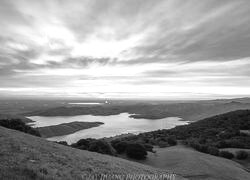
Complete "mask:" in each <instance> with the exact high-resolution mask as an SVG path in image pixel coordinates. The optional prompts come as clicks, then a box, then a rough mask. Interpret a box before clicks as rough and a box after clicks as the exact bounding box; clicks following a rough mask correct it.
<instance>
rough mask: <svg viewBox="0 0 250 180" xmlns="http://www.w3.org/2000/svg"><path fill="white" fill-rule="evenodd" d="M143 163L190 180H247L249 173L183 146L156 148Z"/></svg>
mask: <svg viewBox="0 0 250 180" xmlns="http://www.w3.org/2000/svg"><path fill="white" fill-rule="evenodd" d="M155 150H156V151H157V153H156V154H152V153H150V154H149V155H148V158H147V159H146V160H144V161H139V162H141V163H143V164H147V165H150V166H153V167H156V168H162V169H170V170H172V171H174V172H176V173H178V174H180V175H182V176H183V177H186V178H188V179H190V180H197V179H199V180H203V179H204V180H247V179H249V177H250V173H249V172H247V171H246V170H244V168H243V167H242V166H241V165H240V164H238V163H236V162H234V161H231V160H228V159H224V158H220V157H216V156H212V155H208V154H204V153H200V152H197V151H195V150H193V149H191V148H187V147H184V146H180V145H178V146H173V147H169V148H156V149H155Z"/></svg>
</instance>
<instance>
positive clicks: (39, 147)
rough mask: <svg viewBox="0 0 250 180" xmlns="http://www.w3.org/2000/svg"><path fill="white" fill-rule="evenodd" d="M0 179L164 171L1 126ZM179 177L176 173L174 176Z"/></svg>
mask: <svg viewBox="0 0 250 180" xmlns="http://www.w3.org/2000/svg"><path fill="white" fill-rule="evenodd" d="M0 144H1V147H0V159H1V163H0V179H8V180H34V179H43V180H47V179H60V180H61V179H67V180H70V179H74V180H75V179H84V176H85V175H87V174H95V173H96V174H100V173H104V174H111V173H112V174H155V173H158V174H160V173H167V171H165V170H159V169H155V168H152V167H149V166H145V165H142V164H138V163H134V162H130V161H127V160H123V159H119V158H116V157H112V156H108V155H102V154H98V153H93V152H88V151H83V150H78V149H73V148H70V147H67V146H63V145H60V144H57V143H53V142H49V141H46V140H45V139H42V138H39V137H35V136H31V135H28V134H24V133H22V132H19V131H15V130H10V129H6V128H3V127H0ZM178 179H182V178H181V177H179V176H178V177H177V178H176V180H178Z"/></svg>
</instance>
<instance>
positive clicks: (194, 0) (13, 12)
mask: <svg viewBox="0 0 250 180" xmlns="http://www.w3.org/2000/svg"><path fill="white" fill-rule="evenodd" d="M249 17H250V2H249V1H247V0H237V1H235V0H221V1H218V0H210V1H200V0H187V1H185V2H183V1H182V0H168V1H166V0H159V1H152V0H127V1H122V0H109V1H97V0H83V1H69V0H64V1H62V0H44V1H30V0H19V1H14V0H8V1H7V0H2V1H0V26H1V35H0V75H1V77H0V84H1V88H5V89H6V91H5V93H6V92H7V91H8V89H9V90H10V88H17V89H16V90H18V89H20V88H21V89H20V91H19V92H20V93H25V90H26V88H38V89H39V90H37V94H39V93H40V94H43V93H42V92H43V91H44V92H48V93H50V94H53V93H55V94H56V93H57V94H62V93H63V91H64V90H62V88H61V87H62V86H64V87H70V88H68V90H67V94H68V95H69V94H70V92H72V94H74V95H76V94H77V96H78V95H80V94H85V93H87V94H92V95H93V94H94V95H96V96H98V97H100V96H105V95H100V96H99V95H98V93H106V95H107V96H108V94H110V96H112V97H113V96H114V95H115V94H117V93H118V94H119V92H120V94H121V95H122V96H129V97H132V96H135V94H136V93H139V92H144V93H146V92H145V91H144V90H145V89H149V90H152V93H153V94H155V96H164V95H163V92H166V93H173V92H175V91H176V92H178V93H180V94H181V92H183V96H185V94H187V93H192V94H206V96H209V95H208V94H211V96H213V94H214V93H213V92H218V94H220V95H221V94H223V90H225V89H226V88H229V90H228V91H229V92H230V93H231V94H234V95H237V94H245V92H247V90H250V83H249V82H248V79H249V75H250V73H249V71H248V69H249V66H250V65H249V63H248V62H249V59H250V49H249V47H250V18H249ZM48 89H49V90H48ZM12 90H13V89H12ZM97 90H98V92H97ZM181 90H182V91H181ZM234 90H237V92H236V93H235V92H234ZM3 91H4V90H2V92H3ZM28 92H30V90H27V91H26V93H25V94H28ZM121 92H123V93H121ZM96 93H97V94H96ZM157 93H158V95H157ZM0 94H1V92H0ZM146 94H147V93H146ZM85 95H86V94H85ZM178 95H179V94H178ZM142 96H143V97H144V96H145V97H146V96H147V95H142ZM199 97H200V96H199Z"/></svg>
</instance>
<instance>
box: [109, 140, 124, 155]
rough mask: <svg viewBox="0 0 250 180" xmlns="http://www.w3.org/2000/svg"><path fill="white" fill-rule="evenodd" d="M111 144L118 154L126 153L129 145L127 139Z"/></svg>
mask: <svg viewBox="0 0 250 180" xmlns="http://www.w3.org/2000/svg"><path fill="white" fill-rule="evenodd" d="M111 144H112V146H113V148H114V149H115V150H116V152H117V153H118V154H122V153H124V152H125V151H126V148H127V145H128V143H127V142H125V141H118V142H112V143H111Z"/></svg>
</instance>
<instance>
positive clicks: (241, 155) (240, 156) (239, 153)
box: [236, 151, 248, 160]
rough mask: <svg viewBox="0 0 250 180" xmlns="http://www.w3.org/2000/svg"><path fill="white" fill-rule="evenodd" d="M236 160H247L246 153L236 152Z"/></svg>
mask: <svg viewBox="0 0 250 180" xmlns="http://www.w3.org/2000/svg"><path fill="white" fill-rule="evenodd" d="M236 158H237V159H240V160H243V159H247V158H248V153H247V152H246V151H237V152H236Z"/></svg>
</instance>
